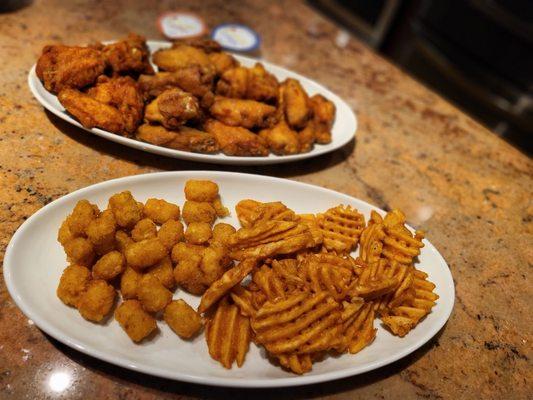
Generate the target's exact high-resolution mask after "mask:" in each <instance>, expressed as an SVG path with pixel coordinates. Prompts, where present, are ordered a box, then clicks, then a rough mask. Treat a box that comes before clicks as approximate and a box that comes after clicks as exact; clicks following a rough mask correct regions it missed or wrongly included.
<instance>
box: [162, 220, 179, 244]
mask: <svg viewBox="0 0 533 400" xmlns="http://www.w3.org/2000/svg"><path fill="white" fill-rule="evenodd" d="M157 238H158V239H159V241H160V242H161V243H163V246H165V247H166V248H167V249H169V250H170V249H171V248H172V247H174V245H175V244H176V243H178V242H180V241H181V240H182V239H183V224H182V223H181V222H179V221H176V220H173V219H169V220H168V221H167V222H165V223H164V224H163V225H161V228H159V231H158V232H157Z"/></svg>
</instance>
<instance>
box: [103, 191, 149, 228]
mask: <svg viewBox="0 0 533 400" xmlns="http://www.w3.org/2000/svg"><path fill="white" fill-rule="evenodd" d="M108 208H109V209H110V210H111V211H112V212H113V216H114V217H115V221H116V222H117V225H118V226H120V227H123V228H129V229H131V228H133V227H134V226H135V224H136V223H137V222H139V221H140V220H141V218H142V211H141V210H140V209H139V206H138V205H137V202H136V201H135V199H134V198H133V196H132V194H131V192H130V191H129V190H126V191H124V192H121V193H116V194H114V195H113V196H111V197H110V198H109V204H108Z"/></svg>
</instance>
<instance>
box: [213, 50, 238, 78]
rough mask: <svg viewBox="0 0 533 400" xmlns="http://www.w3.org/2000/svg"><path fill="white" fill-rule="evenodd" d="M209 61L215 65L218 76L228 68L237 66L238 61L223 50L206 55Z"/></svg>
mask: <svg viewBox="0 0 533 400" xmlns="http://www.w3.org/2000/svg"><path fill="white" fill-rule="evenodd" d="M207 56H208V57H209V61H211V64H213V65H214V67H215V73H216V75H218V76H220V75H222V74H223V73H224V72H226V71H227V70H229V69H232V68H235V67H238V66H239V62H238V61H237V60H236V59H235V57H233V56H232V55H231V54H228V53H223V52H214V53H209V54H208V55H207Z"/></svg>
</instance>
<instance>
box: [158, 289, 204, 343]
mask: <svg viewBox="0 0 533 400" xmlns="http://www.w3.org/2000/svg"><path fill="white" fill-rule="evenodd" d="M163 318H164V320H165V322H166V323H167V324H168V326H170V328H171V329H172V330H173V331H174V332H175V333H176V334H177V335H178V336H179V337H181V338H182V339H190V338H192V337H193V336H194V335H196V334H197V333H198V332H200V329H202V318H201V317H200V315H199V314H198V313H197V312H196V311H195V310H194V309H193V308H192V307H191V306H190V305H188V304H187V303H186V302H185V301H184V300H182V299H179V300H174V301H172V302H171V303H170V304H169V305H168V306H167V307H166V308H165V312H164V313H163Z"/></svg>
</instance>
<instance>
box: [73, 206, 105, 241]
mask: <svg viewBox="0 0 533 400" xmlns="http://www.w3.org/2000/svg"><path fill="white" fill-rule="evenodd" d="M99 212H100V210H98V207H97V206H95V205H94V204H91V203H89V202H88V201H87V200H80V201H78V202H77V203H76V206H75V207H74V210H72V213H71V214H70V215H69V216H68V217H67V219H66V223H67V226H68V230H69V232H70V234H71V235H72V237H77V236H85V235H86V232H85V231H86V229H87V227H88V226H89V224H90V223H91V222H92V221H93V220H94V219H95V218H96V217H97V216H98V213H99Z"/></svg>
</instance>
